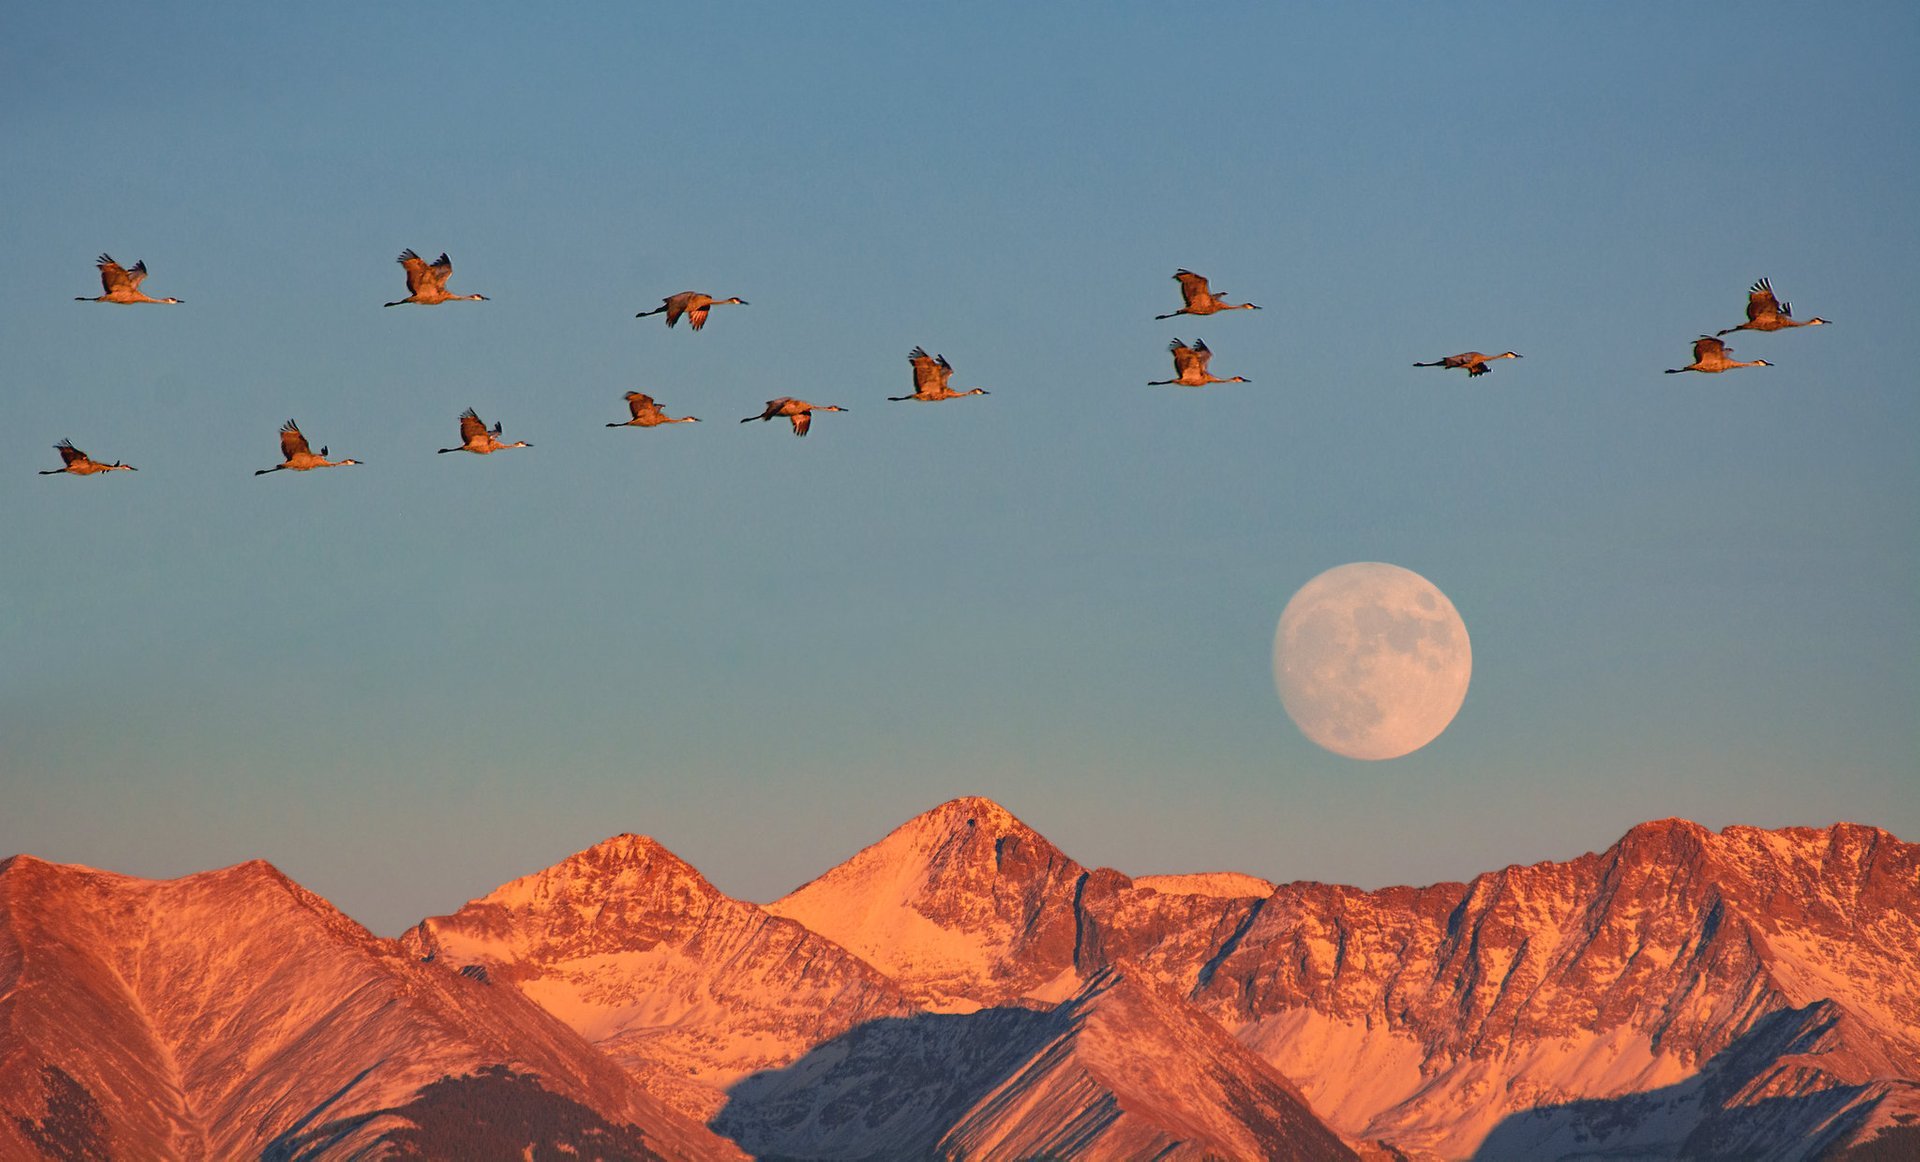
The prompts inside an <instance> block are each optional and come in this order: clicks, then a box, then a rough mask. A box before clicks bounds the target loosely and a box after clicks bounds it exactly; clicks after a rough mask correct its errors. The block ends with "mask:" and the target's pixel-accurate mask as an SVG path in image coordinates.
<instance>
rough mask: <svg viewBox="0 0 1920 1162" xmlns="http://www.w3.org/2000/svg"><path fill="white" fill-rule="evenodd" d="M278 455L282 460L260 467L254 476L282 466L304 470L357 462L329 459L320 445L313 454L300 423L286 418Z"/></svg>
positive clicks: (279, 468) (299, 470) (337, 466)
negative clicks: (318, 452)
mask: <svg viewBox="0 0 1920 1162" xmlns="http://www.w3.org/2000/svg"><path fill="white" fill-rule="evenodd" d="M280 455H281V457H282V460H283V462H282V463H279V464H275V465H274V466H273V467H271V468H262V469H260V470H259V471H257V472H255V473H254V475H255V476H265V475H266V474H267V473H269V472H278V471H280V470H281V469H282V468H291V469H292V470H293V471H295V472H306V471H308V470H309V469H313V468H339V467H341V466H343V465H346V464H358V463H360V461H358V460H329V459H327V449H326V448H325V446H322V447H321V449H320V454H319V455H318V456H316V455H314V454H313V452H312V451H310V450H309V449H308V448H307V438H306V437H305V436H303V435H301V434H300V425H299V424H296V423H294V422H293V421H292V420H288V421H287V422H286V423H284V424H282V425H280Z"/></svg>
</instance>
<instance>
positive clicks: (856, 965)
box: [401, 835, 913, 1121]
mask: <svg viewBox="0 0 1920 1162" xmlns="http://www.w3.org/2000/svg"><path fill="white" fill-rule="evenodd" d="M401 939H402V943H403V944H404V945H405V946H406V947H408V948H409V949H411V950H413V951H415V952H416V953H418V954H419V955H422V956H428V957H432V958H433V959H435V960H436V961H438V962H440V963H441V964H443V965H444V966H448V967H453V968H460V967H463V966H469V965H474V966H479V967H481V968H483V969H484V970H485V972H486V974H487V975H488V977H489V979H492V980H494V981H497V982H501V983H508V984H512V985H514V986H516V987H517V988H519V989H520V990H521V991H523V992H524V993H525V994H526V995H527V996H528V997H529V998H531V999H532V1000H533V1001H534V1002H535V1003H537V1004H539V1005H541V1006H542V1007H544V1008H546V1009H547V1010H548V1011H550V1012H552V1013H553V1014H554V1015H555V1016H557V1017H559V1018H560V1019H561V1020H563V1021H565V1022H567V1024H569V1025H570V1026H572V1027H573V1028H574V1029H575V1030H577V1031H578V1032H579V1033H580V1034H581V1035H582V1036H584V1037H586V1038H587V1039H588V1040H589V1041H591V1042H593V1043H594V1044H595V1045H597V1046H598V1047H599V1048H600V1049H601V1050H603V1051H604V1052H606V1053H607V1054H609V1055H610V1056H612V1057H613V1058H614V1059H615V1060H616V1061H618V1062H619V1063H620V1064H621V1065H622V1066H624V1067H625V1068H627V1069H628V1070H629V1071H630V1072H631V1073H632V1074H633V1075H634V1076H635V1077H637V1078H639V1079H641V1080H642V1081H643V1082H644V1083H645V1084H646V1085H647V1087H648V1088H649V1089H650V1090H651V1091H653V1092H655V1093H657V1094H659V1095H660V1096H661V1097H662V1098H663V1099H665V1100H667V1101H669V1102H672V1103H673V1104H674V1105H675V1106H676V1107H677V1108H679V1109H681V1110H683V1111H685V1112H686V1113H688V1114H690V1115H691V1116H694V1117H696V1118H698V1119H699V1120H701V1121H705V1120H706V1119H707V1118H709V1117H711V1116H712V1114H713V1113H714V1111H716V1110H717V1109H719V1107H720V1104H721V1102H722V1101H724V1100H725V1097H724V1089H725V1087H726V1086H727V1085H729V1084H731V1083H732V1082H733V1081H734V1080H736V1079H737V1078H739V1077H741V1076H743V1075H745V1074H747V1073H749V1072H752V1071H754V1070H760V1069H768V1068H772V1067H776V1066H780V1065H784V1064H786V1063H787V1062H789V1061H791V1060H793V1059H794V1058H797V1057H799V1056H801V1055H802V1054H804V1053H805V1052H806V1051H807V1050H809V1049H811V1048H812V1047H813V1046H814V1045H816V1044H819V1043H820V1042H822V1041H825V1040H828V1039H829V1038H832V1037H834V1036H837V1035H839V1034H840V1033H842V1032H844V1031H846V1030H847V1029H848V1028H851V1027H852V1026H854V1025H856V1024H859V1023H861V1022H864V1021H868V1020H872V1019H874V1018H877V1017H886V1016H901V1015H904V1014H907V1013H910V1012H912V1011H913V1006H912V1005H911V1004H910V1003H909V1002H908V1001H907V999H906V998H905V997H904V996H903V995H902V994H901V992H900V990H899V989H898V988H897V987H895V986H894V984H893V983H892V982H891V981H889V980H888V979H887V978H886V977H884V976H883V975H881V974H880V973H879V972H876V971H875V970H874V969H873V968H872V967H870V966H869V965H867V964H865V963H864V962H862V961H861V960H860V959H859V958H857V957H855V956H852V955H851V954H849V953H848V952H847V951H846V950H844V949H842V948H841V947H839V946H838V945H836V944H834V943H832V942H831V941H829V940H826V939H824V938H822V937H820V936H817V935H815V934H814V933H812V932H810V931H808V930H807V929H806V928H804V927H802V926H801V925H799V924H796V923H794V922H793V921H791V920H784V919H780V918H777V917H775V916H772V915H769V914H768V913H767V912H766V911H764V910H763V909H761V908H760V907H758V906H756V905H754V904H748V903H744V902H742V901H740V900H735V899H733V898H731V897H729V896H727V895H725V894H723V893H722V892H720V891H719V890H718V889H716V888H715V887H714V886H713V885H712V884H710V883H708V882H707V881H706V879H705V878H704V877H702V876H701V875H700V873H699V872H697V871H695V870H694V869H693V868H692V867H691V866H689V865H688V864H687V863H686V862H685V861H683V860H681V859H680V858H679V857H678V856H676V855H674V854H673V853H672V852H670V851H668V850H667V849H666V848H665V847H662V846H661V845H660V844H658V843H656V842H654V841H653V840H651V839H648V838H646V837H644V836H637V835H621V836H616V837H615V838H613V839H609V840H607V841H605V842H603V843H600V844H598V845H596V846H594V847H592V848H589V849H587V850H586V851H582V852H580V853H578V854H576V855H573V856H570V857H568V858H567V859H565V860H563V861H561V862H560V863H558V864H556V865H554V866H553V867H550V868H547V869H546V870H544V871H541V872H538V873H535V874H534V875H530V876H526V877H524V878H522V879H518V880H514V881H513V882H511V883H508V884H505V885H503V886H502V887H500V888H499V889H497V890H496V891H494V892H492V893H491V894H489V895H487V896H485V897H482V898H481V899H478V900H475V901H473V902H471V903H469V904H467V905H466V906H465V907H463V908H461V909H460V910H459V911H458V912H456V913H455V914H453V915H451V916H437V917H433V918H431V919H427V920H423V921H422V922H421V923H420V924H419V925H417V926H416V927H414V928H413V929H411V930H410V931H408V932H407V933H406V935H405V936H403V937H402V938H401Z"/></svg>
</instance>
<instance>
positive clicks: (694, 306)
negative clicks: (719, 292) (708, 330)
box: [634, 291, 750, 331]
mask: <svg viewBox="0 0 1920 1162" xmlns="http://www.w3.org/2000/svg"><path fill="white" fill-rule="evenodd" d="M730 303H732V304H738V305H739V306H743V307H744V306H748V305H750V304H749V303H748V302H747V300H745V299H740V298H733V299H716V298H714V297H713V296H712V295H708V294H701V293H700V292H699V291H681V292H680V293H679V294H677V295H669V296H667V297H666V298H664V299H661V300H660V305H659V306H657V307H655V308H653V309H652V310H651V311H641V312H640V313H639V314H637V315H635V316H634V318H636V319H644V318H646V317H647V316H648V315H657V314H659V313H660V312H662V311H665V312H666V313H667V326H669V327H671V326H673V325H674V324H675V323H677V322H679V321H680V316H681V315H685V316H686V317H687V322H689V323H692V324H693V329H694V330H696V331H698V330H699V329H700V328H702V327H704V326H706V325H707V312H708V311H710V310H712V309H713V308H715V307H724V306H727V305H728V304H730Z"/></svg>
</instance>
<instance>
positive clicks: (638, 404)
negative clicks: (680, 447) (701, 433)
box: [607, 391, 700, 428]
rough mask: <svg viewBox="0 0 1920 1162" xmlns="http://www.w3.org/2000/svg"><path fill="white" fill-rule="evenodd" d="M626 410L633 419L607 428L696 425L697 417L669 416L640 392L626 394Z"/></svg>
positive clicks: (649, 397)
mask: <svg viewBox="0 0 1920 1162" xmlns="http://www.w3.org/2000/svg"><path fill="white" fill-rule="evenodd" d="M627 410H628V411H630V412H632V413H633V418H632V419H630V420H625V421H622V422H621V423H617V424H608V425H607V426H608V427H609V428H657V427H659V426H660V425H661V424H697V423H699V422H700V417H699V416H677V417H676V416H670V415H668V414H667V413H665V412H663V411H661V410H660V405H659V404H657V403H654V402H653V397H652V396H650V395H648V394H646V393H645V392H640V391H630V392H628V393H627Z"/></svg>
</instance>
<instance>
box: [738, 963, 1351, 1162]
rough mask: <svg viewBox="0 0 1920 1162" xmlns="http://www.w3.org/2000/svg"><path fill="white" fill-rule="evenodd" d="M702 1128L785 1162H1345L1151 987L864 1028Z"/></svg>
mask: <svg viewBox="0 0 1920 1162" xmlns="http://www.w3.org/2000/svg"><path fill="white" fill-rule="evenodd" d="M714 1125H715V1126H716V1128H718V1129H720V1130H721V1131H722V1132H724V1133H726V1134H728V1135H729V1136H731V1137H733V1138H734V1139H735V1140H737V1141H738V1142H740V1144H741V1145H743V1146H745V1147H746V1148H747V1149H748V1150H750V1151H752V1152H753V1153H754V1154H756V1155H760V1156H771V1157H783V1158H784V1157H793V1158H835V1159H873V1160H879V1159H893V1158H955V1159H958V1158H966V1159H978V1160H982V1162H986V1160H1008V1162H1011V1160H1015V1159H1024V1158H1078V1159H1088V1160H1093V1159H1114V1160H1124V1159H1135V1158H1156V1159H1166V1160H1168V1162H1174V1160H1176V1159H1190V1160H1198V1159H1205V1158H1250V1159H1251V1158H1268V1159H1299V1160H1302V1162H1305V1160H1308V1159H1353V1158H1355V1157H1356V1155H1355V1153H1354V1151H1353V1150H1352V1149H1350V1148H1349V1147H1348V1146H1347V1145H1346V1143H1344V1142H1342V1141H1341V1140H1340V1138H1339V1136H1338V1135H1336V1134H1334V1133H1333V1132H1332V1131H1331V1130H1329V1129H1327V1128H1326V1127H1325V1126H1324V1125H1323V1124H1321V1122H1320V1121H1319V1119H1317V1118H1315V1117H1314V1116H1313V1113H1312V1112H1311V1111H1310V1110H1308V1109H1307V1107H1306V1103H1305V1102H1304V1101H1303V1100H1302V1099H1301V1098H1300V1096H1299V1094H1298V1092H1297V1091H1295V1090H1294V1088H1293V1086H1292V1085H1291V1084H1290V1083H1289V1082H1288V1081H1287V1080H1286V1078H1284V1077H1282V1076H1281V1075H1280V1073H1279V1071H1277V1070H1275V1069H1274V1068H1273V1067H1272V1066H1271V1065H1269V1064H1267V1063H1266V1062H1265V1061H1263V1060H1261V1058H1260V1057H1259V1056H1258V1055H1257V1054H1255V1053H1253V1052H1252V1051H1250V1050H1248V1049H1247V1048H1246V1047H1245V1046H1243V1045H1241V1044H1240V1043H1239V1042H1237V1041H1235V1040H1234V1039H1233V1038H1232V1037H1230V1036H1229V1035H1228V1034H1227V1033H1226V1032H1225V1031H1224V1030H1223V1029H1221V1028H1220V1027H1219V1026H1218V1025H1216V1024H1214V1023H1213V1022H1212V1021H1210V1020H1208V1019H1206V1018H1205V1017H1203V1016H1201V1015H1200V1014H1199V1013H1197V1012H1196V1011H1194V1010H1193V1008H1192V1007H1191V1006H1188V1005H1185V1004H1183V1003H1181V1002H1180V1001H1179V999H1177V998H1175V997H1172V996H1168V995H1163V994H1162V993H1161V991H1160V989H1159V987H1158V986H1156V985H1153V984H1151V983H1148V982H1146V981H1143V980H1141V979H1140V978H1139V977H1138V976H1137V975H1136V974H1134V973H1131V972H1129V971H1127V970H1124V969H1109V970H1106V971H1104V972H1101V973H1098V974H1096V975H1095V976H1094V977H1093V979H1092V980H1090V981H1088V982H1087V984H1086V985H1085V987H1083V988H1082V989H1081V990H1080V992H1079V993H1078V994H1077V995H1075V996H1073V997H1071V998H1069V999H1068V1000H1066V1001H1063V1002H1061V1003H1060V1004H1058V1005H1056V1006H1054V1007H1052V1008H1051V1009H1048V1010H1045V1011H1037V1010H1030V1009H980V1010H976V1011H974V1012H972V1013H964V1014H962V1013H925V1014H921V1015H919V1016H916V1017H912V1018H905V1019H894V1020H888V1021H878V1022H873V1023H871V1024H868V1025H863V1026H861V1027H859V1028H857V1029H855V1030H853V1031H852V1032H850V1033H849V1034H848V1035H847V1036H845V1037H842V1038H839V1039H837V1040H835V1041H832V1042H829V1043H827V1044H826V1045H823V1046H821V1047H820V1048H818V1049H816V1050H815V1051H814V1052H813V1053H811V1054H809V1055H808V1056H807V1057H806V1058H803V1059H801V1060H800V1061H798V1062H796V1063H795V1064H793V1065H792V1066H789V1067H788V1068H786V1069H783V1070H779V1071H775V1072H772V1073H767V1074H761V1075H757V1076H755V1077H752V1078H750V1079H748V1080H747V1081H745V1082H743V1083H741V1084H740V1085H738V1086H736V1087H735V1088H734V1090H733V1093H732V1097H731V1100H730V1101H729V1103H728V1105H727V1108H726V1109H725V1110H724V1111H723V1112H722V1113H721V1115H720V1117H719V1118H718V1119H717V1120H716V1121H715V1123H714Z"/></svg>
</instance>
